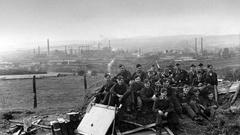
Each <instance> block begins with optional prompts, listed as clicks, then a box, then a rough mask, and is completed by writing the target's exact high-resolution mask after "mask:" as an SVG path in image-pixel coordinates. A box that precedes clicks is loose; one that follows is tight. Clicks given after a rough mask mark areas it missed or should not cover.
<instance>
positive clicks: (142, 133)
mask: <svg viewBox="0 0 240 135" xmlns="http://www.w3.org/2000/svg"><path fill="white" fill-rule="evenodd" d="M129 135H156V133H155V132H153V131H140V132H137V133H132V134H129Z"/></svg>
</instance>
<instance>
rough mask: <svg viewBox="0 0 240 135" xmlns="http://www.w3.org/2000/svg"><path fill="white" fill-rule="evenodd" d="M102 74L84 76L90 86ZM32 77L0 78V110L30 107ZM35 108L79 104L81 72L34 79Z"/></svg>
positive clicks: (60, 107) (53, 107)
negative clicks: (21, 78) (35, 88)
mask: <svg viewBox="0 0 240 135" xmlns="http://www.w3.org/2000/svg"><path fill="white" fill-rule="evenodd" d="M99 79H102V77H88V78H87V81H88V86H91V85H92V84H93V83H94V82H96V81H97V80H99ZM32 87H33V86H32V80H31V79H24V80H0V112H1V111H7V110H17V109H20V110H23V109H24V110H32V108H33V88H32ZM36 87H37V102H38V104H37V105H38V107H37V109H38V110H46V111H47V110H59V111H60V110H62V111H64V110H65V111H67V110H69V109H72V108H74V107H79V106H81V103H82V100H83V98H84V86H83V77H82V76H65V77H51V78H44V79H37V80H36Z"/></svg>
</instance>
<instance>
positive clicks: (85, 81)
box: [83, 73, 87, 89]
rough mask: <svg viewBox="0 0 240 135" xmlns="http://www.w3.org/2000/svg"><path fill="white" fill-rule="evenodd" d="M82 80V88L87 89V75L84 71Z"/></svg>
mask: <svg viewBox="0 0 240 135" xmlns="http://www.w3.org/2000/svg"><path fill="white" fill-rule="evenodd" d="M83 80H84V89H87V76H86V73H85V74H84V76H83Z"/></svg>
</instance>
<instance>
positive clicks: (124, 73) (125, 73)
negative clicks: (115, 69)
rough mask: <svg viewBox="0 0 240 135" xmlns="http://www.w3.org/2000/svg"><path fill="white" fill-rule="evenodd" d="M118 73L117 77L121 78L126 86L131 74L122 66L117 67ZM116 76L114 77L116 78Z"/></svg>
mask: <svg viewBox="0 0 240 135" xmlns="http://www.w3.org/2000/svg"><path fill="white" fill-rule="evenodd" d="M119 69H120V72H119V73H118V74H117V76H120V75H121V76H123V80H124V82H125V83H126V84H129V81H130V80H131V73H130V72H129V71H128V70H127V69H126V68H125V66H124V65H122V64H120V65H119ZM117 76H116V77H117Z"/></svg>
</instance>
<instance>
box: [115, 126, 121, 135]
mask: <svg viewBox="0 0 240 135" xmlns="http://www.w3.org/2000/svg"><path fill="white" fill-rule="evenodd" d="M115 129H116V133H117V135H122V133H121V132H120V130H119V128H118V127H116V128H115Z"/></svg>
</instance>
